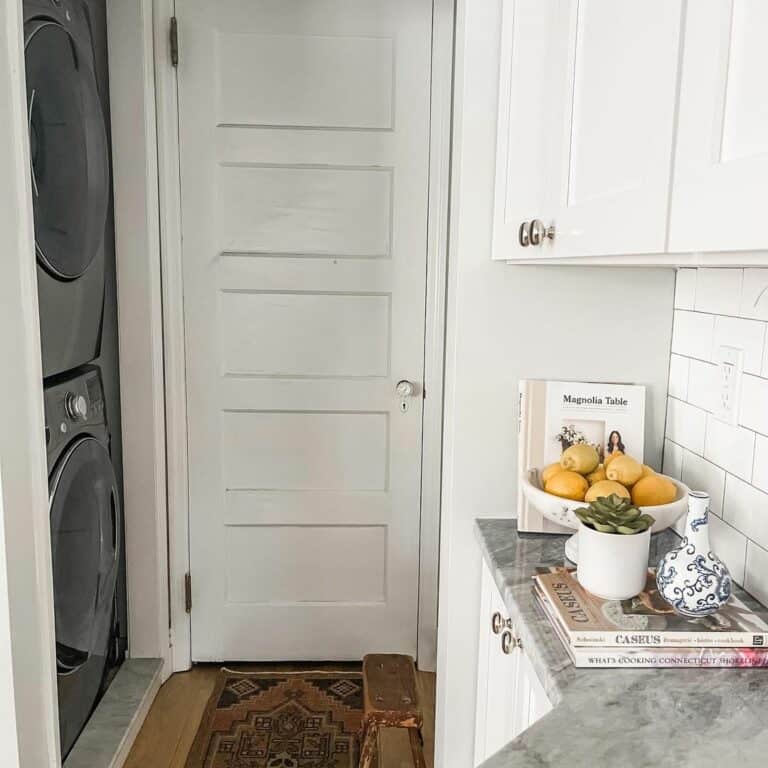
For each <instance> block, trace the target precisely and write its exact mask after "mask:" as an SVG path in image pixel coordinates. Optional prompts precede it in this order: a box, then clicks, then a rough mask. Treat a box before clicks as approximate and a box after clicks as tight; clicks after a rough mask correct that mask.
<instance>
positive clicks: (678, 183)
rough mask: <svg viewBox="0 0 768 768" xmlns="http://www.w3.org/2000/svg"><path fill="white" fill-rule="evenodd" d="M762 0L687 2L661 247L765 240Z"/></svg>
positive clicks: (767, 109) (766, 98) (767, 103)
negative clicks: (667, 212)
mask: <svg viewBox="0 0 768 768" xmlns="http://www.w3.org/2000/svg"><path fill="white" fill-rule="evenodd" d="M766 32H768V3H766V2H765V0H696V2H692V3H688V10H687V14H686V23H685V46H684V57H683V68H682V76H681V86H680V109H679V118H678V131H677V149H676V158H675V172H674V180H673V192H672V205H671V217H670V237H669V250H670V251H672V252H680V251H734V250H762V249H766V248H768V216H766V201H767V200H768V87H766V73H768V45H766Z"/></svg>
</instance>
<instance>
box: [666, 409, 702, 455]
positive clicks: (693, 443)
mask: <svg viewBox="0 0 768 768" xmlns="http://www.w3.org/2000/svg"><path fill="white" fill-rule="evenodd" d="M706 428H707V414H706V412H705V411H702V410H701V409H700V408H696V407H695V406H693V405H689V404H688V403H685V402H683V401H682V400H675V398H674V397H669V398H667V437H669V439H670V440H672V441H673V442H675V443H677V444H678V445H682V446H683V447H684V448H688V449H690V450H691V451H694V452H695V453H698V454H703V453H704V435H705V433H706Z"/></svg>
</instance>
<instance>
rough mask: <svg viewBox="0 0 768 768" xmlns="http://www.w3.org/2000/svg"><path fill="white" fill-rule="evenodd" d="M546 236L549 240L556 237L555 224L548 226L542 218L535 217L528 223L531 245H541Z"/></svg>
mask: <svg viewBox="0 0 768 768" xmlns="http://www.w3.org/2000/svg"><path fill="white" fill-rule="evenodd" d="M545 238H546V239H549V240H554V239H555V226H554V224H550V226H548V227H546V226H544V222H543V221H542V220H541V219H534V220H533V221H532V222H531V223H530V224H529V225H528V241H529V242H530V244H531V245H541V244H542V243H543V242H544V240H545Z"/></svg>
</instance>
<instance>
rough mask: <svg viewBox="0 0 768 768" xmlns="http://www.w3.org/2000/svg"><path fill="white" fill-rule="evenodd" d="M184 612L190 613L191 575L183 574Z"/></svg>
mask: <svg viewBox="0 0 768 768" xmlns="http://www.w3.org/2000/svg"><path fill="white" fill-rule="evenodd" d="M184 610H185V611H186V612H187V613H192V574H191V573H185V574H184Z"/></svg>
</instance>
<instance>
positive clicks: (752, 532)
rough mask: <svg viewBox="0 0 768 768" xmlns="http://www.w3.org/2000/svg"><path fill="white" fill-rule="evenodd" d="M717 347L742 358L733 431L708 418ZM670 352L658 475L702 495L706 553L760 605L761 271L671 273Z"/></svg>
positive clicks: (765, 423)
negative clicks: (707, 500) (705, 498)
mask: <svg viewBox="0 0 768 768" xmlns="http://www.w3.org/2000/svg"><path fill="white" fill-rule="evenodd" d="M721 345H726V346H730V347H738V348H740V349H742V350H743V353H744V376H743V379H742V391H741V397H740V407H739V412H738V425H730V424H726V423H724V422H722V421H719V420H718V419H717V418H716V417H715V416H714V414H713V411H714V410H715V407H716V403H717V400H718V379H717V372H718V369H717V366H716V365H715V364H714V361H715V359H716V355H717V351H718V348H719V347H720V346H721ZM672 352H673V354H672V356H671V360H670V376H669V406H668V407H669V416H668V418H667V440H666V443H665V448H664V468H665V471H666V472H667V473H668V474H670V475H674V476H675V477H678V478H681V479H682V480H683V482H684V483H686V485H688V486H689V487H691V488H693V489H695V490H700V491H706V492H707V493H709V495H710V497H711V504H712V512H714V514H715V517H710V526H709V528H710V540H711V543H712V547H713V549H714V550H715V551H716V552H717V553H718V554H719V555H720V556H721V557H722V558H723V560H725V562H726V565H727V566H728V568H729V569H730V571H731V575H732V576H733V578H734V579H735V581H736V582H737V583H739V584H742V585H743V586H744V587H745V588H746V589H747V590H748V591H749V592H751V593H752V594H753V595H754V596H755V597H757V598H758V599H760V600H762V601H763V602H764V603H768V269H698V270H697V269H681V270H679V272H678V274H677V291H676V295H675V325H674V333H673V336H672ZM680 522H681V524H684V521H683V520H681V521H680ZM683 527H684V526H683Z"/></svg>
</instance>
